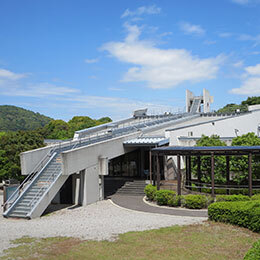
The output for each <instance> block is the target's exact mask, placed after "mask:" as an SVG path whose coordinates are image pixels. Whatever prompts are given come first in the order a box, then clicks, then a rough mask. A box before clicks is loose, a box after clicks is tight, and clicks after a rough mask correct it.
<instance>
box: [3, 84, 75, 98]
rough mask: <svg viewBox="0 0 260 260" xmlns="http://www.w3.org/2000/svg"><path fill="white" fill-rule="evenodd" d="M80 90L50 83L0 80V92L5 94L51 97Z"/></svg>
mask: <svg viewBox="0 0 260 260" xmlns="http://www.w3.org/2000/svg"><path fill="white" fill-rule="evenodd" d="M78 92H79V91H78V90H77V89H74V88H68V87H62V86H56V85H54V84H50V83H38V84H30V83H29V84H28V83H27V84H21V83H15V84H13V83H12V82H0V94H1V95H5V96H20V97H36V98H43V97H51V96H66V95H71V94H74V93H78Z"/></svg>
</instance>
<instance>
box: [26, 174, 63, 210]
mask: <svg viewBox="0 0 260 260" xmlns="http://www.w3.org/2000/svg"><path fill="white" fill-rule="evenodd" d="M58 175H59V174H58ZM58 175H57V176H58ZM57 176H56V177H57ZM51 179H52V181H51ZM54 180H55V174H54V173H52V174H51V175H50V176H49V178H48V179H47V180H46V181H44V182H45V184H44V185H43V186H42V187H41V188H40V189H39V190H38V192H37V193H36V194H35V195H34V197H33V198H32V200H31V201H30V202H29V203H28V205H27V206H29V208H30V209H32V208H33V206H34V205H35V203H36V202H37V200H38V198H40V197H41V195H42V194H43V193H44V192H45V191H46V190H47V189H48V187H49V186H50V183H53V182H54ZM48 184H49V185H48Z"/></svg>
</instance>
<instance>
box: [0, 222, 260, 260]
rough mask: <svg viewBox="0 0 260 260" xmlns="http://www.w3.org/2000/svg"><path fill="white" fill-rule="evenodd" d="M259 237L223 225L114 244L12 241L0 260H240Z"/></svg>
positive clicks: (141, 235) (124, 238)
mask: <svg viewBox="0 0 260 260" xmlns="http://www.w3.org/2000/svg"><path fill="white" fill-rule="evenodd" d="M259 238H260V235H259V234H257V233H253V232H251V231H249V230H247V229H244V228H239V227H235V226H231V225H226V224H223V223H214V222H205V223H204V224H200V225H190V226H181V227H180V226H173V227H169V228H161V229H157V230H149V231H144V232H129V233H126V234H123V235H120V236H119V238H118V239H117V240H116V241H114V242H109V241H83V240H80V239H76V238H66V237H52V238H41V239H37V238H29V237H24V238H21V239H17V240H14V241H13V243H14V244H15V245H14V246H16V247H14V248H10V249H8V250H5V255H4V256H2V257H1V258H0V259H1V260H4V259H31V260H33V259H106V260H107V259H113V260H114V259H180V260H189V259H193V260H194V259H195V260H196V259H199V260H203V259H207V260H208V259H210V260H214V259H216V260H219V259H221V260H224V259H235V260H239V259H243V257H244V255H245V253H246V252H247V250H248V249H249V248H251V246H252V244H253V243H254V242H255V241H257V240H258V239H259Z"/></svg>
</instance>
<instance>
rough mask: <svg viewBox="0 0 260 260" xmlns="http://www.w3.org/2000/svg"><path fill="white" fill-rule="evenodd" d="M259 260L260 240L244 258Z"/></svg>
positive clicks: (245, 259) (246, 259)
mask: <svg viewBox="0 0 260 260" xmlns="http://www.w3.org/2000/svg"><path fill="white" fill-rule="evenodd" d="M259 259H260V240H258V241H257V242H255V243H254V244H253V246H252V248H250V249H249V250H248V251H247V253H246V255H245V257H244V260H259Z"/></svg>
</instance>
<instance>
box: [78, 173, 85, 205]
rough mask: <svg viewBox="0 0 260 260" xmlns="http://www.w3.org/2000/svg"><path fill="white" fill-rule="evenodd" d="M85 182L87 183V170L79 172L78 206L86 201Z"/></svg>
mask: <svg viewBox="0 0 260 260" xmlns="http://www.w3.org/2000/svg"><path fill="white" fill-rule="evenodd" d="M84 181H85V170H82V171H80V172H79V195H78V204H79V205H83V199H84V195H85V194H84Z"/></svg>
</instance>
